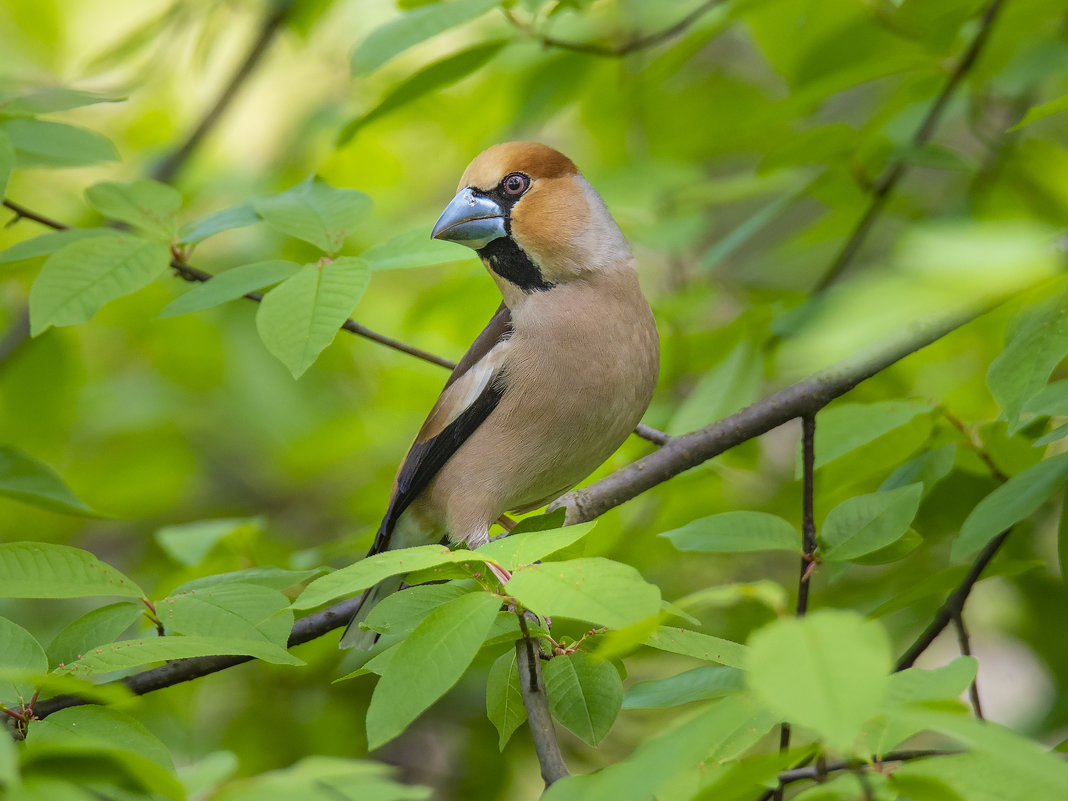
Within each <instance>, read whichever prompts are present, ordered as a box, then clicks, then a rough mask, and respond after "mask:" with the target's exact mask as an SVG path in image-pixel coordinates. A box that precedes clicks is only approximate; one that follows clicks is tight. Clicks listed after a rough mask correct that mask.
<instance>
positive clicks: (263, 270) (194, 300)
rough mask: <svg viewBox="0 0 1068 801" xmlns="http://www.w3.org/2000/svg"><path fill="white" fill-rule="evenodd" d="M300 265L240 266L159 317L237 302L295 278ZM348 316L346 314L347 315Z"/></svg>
mask: <svg viewBox="0 0 1068 801" xmlns="http://www.w3.org/2000/svg"><path fill="white" fill-rule="evenodd" d="M299 269H300V265H299V264H297V263H295V262H292V261H282V260H281V259H272V260H270V261H257V262H253V263H252V264H242V265H241V266H240V267H234V268H233V269H230V270H227V271H226V272H224V273H219V274H218V275H216V276H215V277H214V278H212V279H211V280H210V281H205V282H204V283H203V284H197V285H196V286H194V287H193V288H192V289H190V290H189V291H188V292H186V293H185V294H184V295H182V296H181V297H178V298H175V299H174V300H172V301H171V302H170V303H168V304H167V305H166V306H164V307H163V309H162V311H160V313H159V316H160V317H176V316H177V315H179V314H189V313H190V312H196V311H202V310H204V309H210V308H212V307H213V306H218V305H220V304H222V303H226V302H227V301H230V300H236V299H237V298H240V297H243V296H244V295H246V294H247V293H249V292H255V291H256V290H257V289H264V288H266V287H269V286H273V285H274V284H277V283H278V282H279V281H284V280H286V279H287V278H290V277H291V276H292V275H294V274H295V273H296V272H297V270H299ZM346 316H347V315H346Z"/></svg>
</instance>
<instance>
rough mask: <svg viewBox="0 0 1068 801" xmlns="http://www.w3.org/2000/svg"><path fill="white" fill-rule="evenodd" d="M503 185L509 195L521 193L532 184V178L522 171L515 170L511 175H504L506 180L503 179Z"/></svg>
mask: <svg viewBox="0 0 1068 801" xmlns="http://www.w3.org/2000/svg"><path fill="white" fill-rule="evenodd" d="M501 186H503V187H504V191H505V192H506V193H507V194H509V195H521V194H523V193H524V192H526V191H527V187H529V186H530V179H529V178H527V176H525V175H523V173H521V172H513V173H512V174H511V175H506V176H505V177H504V180H503V181H501Z"/></svg>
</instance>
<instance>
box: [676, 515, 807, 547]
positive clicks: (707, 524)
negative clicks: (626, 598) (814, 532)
mask: <svg viewBox="0 0 1068 801" xmlns="http://www.w3.org/2000/svg"><path fill="white" fill-rule="evenodd" d="M659 536H661V537H667V538H668V539H669V540H671V543H672V544H673V545H674V546H675V547H676V548H678V549H679V550H680V551H711V552H713V553H741V552H744V551H796V552H800V551H801V535H800V534H798V533H797V529H795V528H794V527H793V526H792V525H790V524H789V523H787V522H786V521H785V520H783V519H782V518H781V517H778V516H776V515H770V514H767V513H765V512H724V513H722V514H718V515H711V516H710V517H702V518H699V519H697V520H692V521H690V522H689V523H687V524H686V525H685V526H683V527H682V528H676V529H672V530H671V531H665V532H664V533H662V534H660V535H659Z"/></svg>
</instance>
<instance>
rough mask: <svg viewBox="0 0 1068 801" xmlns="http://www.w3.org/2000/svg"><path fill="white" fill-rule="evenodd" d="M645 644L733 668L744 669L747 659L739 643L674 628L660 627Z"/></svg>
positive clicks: (746, 650) (745, 652)
mask: <svg viewBox="0 0 1068 801" xmlns="http://www.w3.org/2000/svg"><path fill="white" fill-rule="evenodd" d="M645 644H646V645H648V646H649V647H650V648H656V649H658V650H660V651H669V652H671V653H673V654H682V655H683V656H692V657H695V658H697V659H704V660H707V661H709V662H718V663H720V664H721V665H727V666H728V667H734V668H743V667H745V666H746V664H747V661H748V659H749V656H748V649H747V648H746V647H745V646H744V645H741V644H740V643H736V642H731V641H730V640H724V639H723V638H721V637H713V636H712V635H711V634H701V633H700V632H699V631H690V630H689V629H681V628H676V627H675V626H660V627H659V628H658V629H657V630H656V632H655V633H654V634H653V635H652V636H651V637H649V638H648V639H647V640H646V641H645Z"/></svg>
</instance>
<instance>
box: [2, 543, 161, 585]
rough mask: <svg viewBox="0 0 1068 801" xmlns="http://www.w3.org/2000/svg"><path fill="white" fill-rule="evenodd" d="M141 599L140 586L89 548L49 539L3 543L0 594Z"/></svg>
mask: <svg viewBox="0 0 1068 801" xmlns="http://www.w3.org/2000/svg"><path fill="white" fill-rule="evenodd" d="M93 595H123V596H128V597H133V598H140V597H141V596H142V595H144V592H142V590H141V588H140V587H138V586H137V585H136V584H134V583H133V582H132V581H130V579H128V578H126V576H124V575H123V574H122V573H120V572H119V571H118V570H116V569H115V568H113V567H112V566H111V565H109V564H106V563H104V562H102V561H100V560H99V559H97V558H96V557H95V556H93V554H91V553H89V552H88V551H83V550H81V549H80V548H72V547H70V546H69V545H55V544H52V543H47V542H5V543H2V544H0V597H5V598H84V597H87V596H93Z"/></svg>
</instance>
